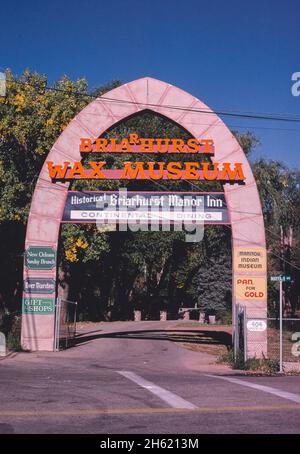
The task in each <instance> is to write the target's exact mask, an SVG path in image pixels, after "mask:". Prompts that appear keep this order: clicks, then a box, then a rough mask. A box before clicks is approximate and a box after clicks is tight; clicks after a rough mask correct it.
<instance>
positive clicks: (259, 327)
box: [247, 320, 267, 331]
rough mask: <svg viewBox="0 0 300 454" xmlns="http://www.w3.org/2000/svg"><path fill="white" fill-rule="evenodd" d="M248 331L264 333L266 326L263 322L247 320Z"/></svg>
mask: <svg viewBox="0 0 300 454" xmlns="http://www.w3.org/2000/svg"><path fill="white" fill-rule="evenodd" d="M247 329H248V331H265V330H266V329H267V324H266V322H265V321H264V320H249V321H248V322H247Z"/></svg>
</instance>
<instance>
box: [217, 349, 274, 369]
mask: <svg viewBox="0 0 300 454" xmlns="http://www.w3.org/2000/svg"><path fill="white" fill-rule="evenodd" d="M218 362H220V363H227V364H229V365H230V366H231V367H232V369H237V370H247V371H256V372H260V373H262V374H266V375H274V374H276V373H277V372H279V362H278V361H276V360H273V359H269V358H262V359H259V358H256V357H252V358H248V359H247V360H246V361H245V359H244V353H243V352H241V351H239V352H237V354H236V355H235V354H234V351H233V350H228V352H226V353H224V354H223V355H221V356H220V357H219V360H218Z"/></svg>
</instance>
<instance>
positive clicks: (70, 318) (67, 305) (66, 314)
mask: <svg viewBox="0 0 300 454" xmlns="http://www.w3.org/2000/svg"><path fill="white" fill-rule="evenodd" d="M76 316H77V302H76V301H68V300H63V299H61V298H57V300H56V305H55V334H54V350H55V351H59V350H60V349H61V348H68V347H70V346H71V345H72V344H73V342H74V339H75V335H76Z"/></svg>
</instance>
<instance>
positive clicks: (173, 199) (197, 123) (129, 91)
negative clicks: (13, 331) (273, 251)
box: [21, 77, 267, 357]
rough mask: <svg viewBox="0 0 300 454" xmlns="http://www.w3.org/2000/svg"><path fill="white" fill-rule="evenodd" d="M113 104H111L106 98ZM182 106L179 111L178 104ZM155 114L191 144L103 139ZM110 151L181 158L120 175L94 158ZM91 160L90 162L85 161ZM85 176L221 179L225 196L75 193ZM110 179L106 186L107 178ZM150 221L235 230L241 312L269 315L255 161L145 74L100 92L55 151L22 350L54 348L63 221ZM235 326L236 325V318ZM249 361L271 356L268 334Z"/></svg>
mask: <svg viewBox="0 0 300 454" xmlns="http://www.w3.org/2000/svg"><path fill="white" fill-rule="evenodd" d="M107 99H109V100H110V102H107ZM172 105H173V106H174V105H176V106H177V107H178V108H177V109H171V108H170V106H172ZM145 109H147V110H152V111H153V112H155V113H158V114H160V115H162V116H164V117H166V118H168V119H170V120H172V121H173V122H175V123H177V124H178V125H179V126H181V127H183V128H184V129H185V130H187V131H188V132H189V133H190V134H191V136H192V139H189V140H188V141H187V142H184V141H183V140H181V139H173V138H164V137H162V138H160V139H153V138H147V137H146V138H145V137H138V135H137V134H130V135H129V136H128V137H124V138H122V139H121V140H118V139H117V138H111V139H109V140H108V139H103V138H101V136H102V135H103V134H104V133H105V131H107V129H108V128H111V127H112V126H114V125H115V124H117V123H118V122H120V121H122V120H124V119H126V118H127V117H129V116H133V115H135V114H138V113H140V112H142V111H143V110H145ZM102 153H106V154H107V153H122V154H123V153H130V154H134V153H136V156H138V157H139V156H141V155H142V154H143V153H146V154H147V156H148V155H149V154H155V155H156V158H157V156H158V155H159V154H162V153H172V158H173V156H175V158H174V159H173V160H172V161H170V162H168V163H166V162H164V161H159V159H156V160H155V162H154V161H153V160H150V159H149V161H146V160H141V159H139V158H137V159H136V161H126V162H125V163H124V166H123V168H121V169H111V168H109V166H107V163H106V161H102V160H100V161H99V160H94V159H93V156H97V157H99V156H100V157H101V154H102ZM191 153H194V154H195V153H197V154H199V155H208V156H209V158H210V161H211V162H207V160H205V159H204V160H203V162H200V161H199V160H198V159H197V160H196V161H194V162H190V161H189V162H181V161H180V162H179V161H176V155H178V154H191ZM83 157H85V158H87V159H88V165H85V166H83V164H82V162H81V160H82V158H83ZM76 179H96V180H99V181H100V180H105V179H118V180H129V179H137V180H147V179H151V180H160V179H161V180H165V179H167V180H170V181H172V180H209V181H210V180H211V181H213V180H219V181H221V182H222V183H223V187H224V193H196V192H187V193H176V192H161V193H158V192H155V193H154V192H151V191H150V192H127V191H126V190H125V191H123V192H120V191H96V192H93V191H88V192H84V193H81V192H79V191H77V192H74V191H69V190H68V188H69V185H70V182H72V181H74V180H76ZM100 182H101V181H100ZM62 222H71V223H79V222H83V223H92V222H100V223H104V224H105V223H106V224H111V223H113V222H114V223H117V224H119V225H122V224H130V223H135V222H139V223H143V224H149V223H152V222H161V223H165V222H166V223H170V222H171V223H173V224H180V223H182V222H186V223H191V222H192V223H194V224H196V225H197V223H199V224H201V223H202V224H203V223H204V224H228V225H230V226H231V231H232V256H233V268H232V295H233V297H232V298H233V301H232V305H233V314H235V310H234V309H235V307H236V305H237V304H241V305H243V306H245V307H246V308H247V314H248V317H250V318H251V319H258V320H263V319H265V320H266V318H267V279H266V273H267V269H266V244H265V230H264V221H263V216H262V210H261V204H260V199H259V195H258V191H257V187H256V183H255V180H254V177H253V174H252V171H251V168H250V165H249V163H248V161H247V158H246V156H245V154H244V152H243V150H242V149H241V147H240V145H239V144H238V142H237V141H236V139H235V137H234V136H233V134H232V133H231V131H230V130H229V129H228V128H227V127H226V126H225V124H224V123H223V122H222V120H221V119H220V118H219V117H218V116H217V115H216V114H215V113H214V112H213V111H212V110H211V109H210V108H208V107H207V106H206V105H205V104H204V103H203V102H201V101H199V100H198V99H196V98H195V97H193V96H192V95H191V94H189V93H186V92H184V91H182V90H180V89H179V88H177V87H174V86H172V85H170V84H167V83H165V82H162V81H159V80H156V79H152V78H148V77H146V78H142V79H138V80H135V81H133V82H130V83H128V84H125V85H122V86H120V87H118V88H116V89H114V90H112V91H111V92H109V93H106V94H105V96H100V97H99V98H97V99H96V100H95V101H93V102H91V103H90V104H89V105H88V106H87V107H85V108H84V109H83V110H82V111H81V112H80V113H79V114H78V115H77V116H76V117H75V118H74V119H73V120H72V121H71V122H70V124H69V125H68V126H67V127H66V128H65V129H64V131H63V132H62V134H61V135H60V137H59V138H58V139H57V141H56V142H55V144H54V145H53V147H52V149H51V150H50V152H49V154H48V156H47V158H46V161H45V163H44V166H43V168H42V170H41V172H40V175H39V178H38V181H37V184H36V187H35V191H34V194H33V198H32V203H31V208H30V214H29V219H28V225H27V232H26V241H25V256H24V287H23V316H22V336H21V337H22V346H23V348H24V349H27V350H31V351H38V350H47V351H53V349H54V326H55V310H54V309H55V297H56V291H57V290H56V288H57V245H58V239H59V230H60V224H61V223H62ZM233 326H235V323H234V321H233ZM247 348H248V352H247V353H248V355H249V356H257V357H261V356H263V355H266V354H267V331H266V330H258V329H257V330H254V331H253V332H252V335H251V338H250V339H249V341H248V345H247Z"/></svg>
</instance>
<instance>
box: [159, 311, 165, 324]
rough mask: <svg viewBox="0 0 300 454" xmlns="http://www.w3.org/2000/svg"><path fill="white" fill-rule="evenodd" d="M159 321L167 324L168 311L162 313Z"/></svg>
mask: <svg viewBox="0 0 300 454" xmlns="http://www.w3.org/2000/svg"><path fill="white" fill-rule="evenodd" d="M159 319H160V321H161V322H165V321H166V320H167V311H160V313H159Z"/></svg>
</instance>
